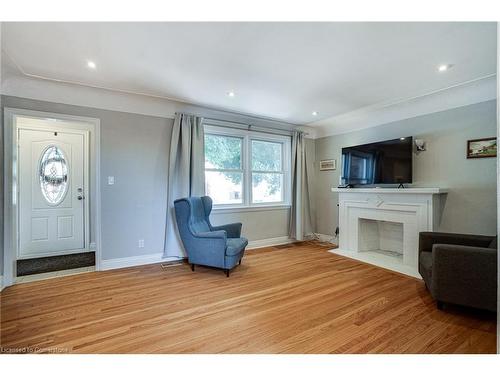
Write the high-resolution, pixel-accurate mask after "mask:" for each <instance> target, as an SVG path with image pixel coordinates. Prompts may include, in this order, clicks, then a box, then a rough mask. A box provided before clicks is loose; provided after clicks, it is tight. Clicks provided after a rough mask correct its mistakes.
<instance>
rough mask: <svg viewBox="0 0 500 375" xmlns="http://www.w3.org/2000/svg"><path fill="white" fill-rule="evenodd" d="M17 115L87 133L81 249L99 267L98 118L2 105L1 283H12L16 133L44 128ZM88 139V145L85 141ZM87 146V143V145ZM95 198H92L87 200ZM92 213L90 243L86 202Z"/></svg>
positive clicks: (15, 244)
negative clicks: (92, 238) (21, 121)
mask: <svg viewBox="0 0 500 375" xmlns="http://www.w3.org/2000/svg"><path fill="white" fill-rule="evenodd" d="M18 117H25V118H26V117H29V118H35V119H43V120H46V119H49V120H51V121H53V124H51V126H50V129H51V130H53V129H54V128H59V129H60V131H61V132H62V131H66V132H68V131H69V132H71V131H72V130H73V131H76V132H78V133H80V134H81V133H82V132H84V133H87V134H88V137H87V140H86V142H85V143H86V145H85V146H86V149H87V150H88V151H87V152H88V153H89V157H88V158H85V159H86V161H85V163H86V169H87V171H88V173H87V174H86V175H87V176H89V177H90V182H91V185H92V187H93V188H94V191H95V197H92V196H91V195H90V194H89V191H90V190H91V186H90V184H88V183H86V187H85V189H86V192H85V198H86V199H85V201H86V202H85V247H86V249H85V250H95V257H96V270H100V268H101V190H100V148H101V147H100V120H99V119H97V118H91V117H81V116H72V115H63V114H58V113H49V112H40V111H32V110H27V109H19V108H5V109H4V146H5V147H4V149H5V151H4V153H5V155H4V156H5V157H4V176H5V180H4V219H5V221H4V263H3V266H4V270H3V279H4V280H3V281H4V286H9V285H12V284H13V283H14V281H15V278H16V277H15V275H16V260H17V255H18V245H19V228H18V223H19V212H18V211H19V205H18V200H19V189H18V182H17V180H18V176H19V171H18V163H17V160H18V133H19V129H21V128H22V129H38V130H48V128H47V126H43V125H41V124H40V125H38V124H36V125H35V124H33V125H29V126H26V125H21V126H19V125H18V124H17V121H16V119H17V118H18ZM89 142H90V145H89ZM88 146H90V147H88ZM88 197H90V200H92V199H95V202H90V200H89V199H88ZM91 204H92V208H93V209H92V217H93V219H94V220H95V244H94V243H92V244H91V243H90V237H89V230H90V216H89V211H90V205H91Z"/></svg>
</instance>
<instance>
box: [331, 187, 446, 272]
mask: <svg viewBox="0 0 500 375" xmlns="http://www.w3.org/2000/svg"><path fill="white" fill-rule="evenodd" d="M331 190H332V192H334V193H338V194H339V248H338V249H334V250H331V251H332V252H333V253H336V254H340V255H344V256H348V257H351V258H354V259H358V260H361V261H364V262H367V263H371V264H374V265H377V266H380V267H384V268H388V269H391V270H393V271H397V272H401V273H404V274H407V275H410V276H414V277H420V276H419V274H418V236H419V233H420V232H424V231H435V230H437V228H438V225H439V222H440V220H441V213H442V208H443V204H444V199H443V197H444V196H445V194H446V193H447V192H448V190H447V189H443V188H437V187H436V188H434V187H430V188H404V189H394V188H347V189H345V188H332V189H331ZM386 247H387V248H386ZM395 250H397V251H395ZM390 254H392V256H391V255H390Z"/></svg>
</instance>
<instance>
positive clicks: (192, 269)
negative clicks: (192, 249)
mask: <svg viewBox="0 0 500 375" xmlns="http://www.w3.org/2000/svg"><path fill="white" fill-rule="evenodd" d="M191 271H193V272H194V264H193V263H191Z"/></svg>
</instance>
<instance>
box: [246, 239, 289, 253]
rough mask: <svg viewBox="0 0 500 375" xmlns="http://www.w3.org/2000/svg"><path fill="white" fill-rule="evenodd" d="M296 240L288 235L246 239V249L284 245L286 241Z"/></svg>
mask: <svg viewBox="0 0 500 375" xmlns="http://www.w3.org/2000/svg"><path fill="white" fill-rule="evenodd" d="M293 242H296V241H295V240H294V239H293V238H290V237H288V236H283V237H274V238H265V239H262V240H253V241H248V246H247V250H252V249H260V248H261V247H268V246H277V245H285V244H288V243H293Z"/></svg>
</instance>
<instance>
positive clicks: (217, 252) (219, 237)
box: [188, 230, 227, 268]
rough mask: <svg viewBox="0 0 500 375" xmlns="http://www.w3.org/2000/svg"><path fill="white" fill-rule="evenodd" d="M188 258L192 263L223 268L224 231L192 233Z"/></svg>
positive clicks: (225, 239)
mask: <svg viewBox="0 0 500 375" xmlns="http://www.w3.org/2000/svg"><path fill="white" fill-rule="evenodd" d="M192 234H193V237H192V239H191V240H190V242H191V243H190V244H189V251H188V258H189V262H190V263H193V264H203V265H208V266H212V267H219V268H224V265H225V254H226V241H227V237H226V232H225V231H223V230H219V231H215V232H201V233H192Z"/></svg>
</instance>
